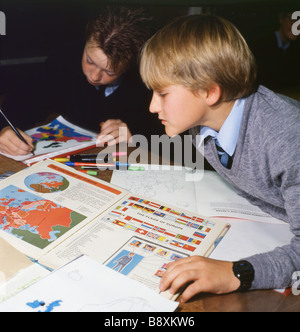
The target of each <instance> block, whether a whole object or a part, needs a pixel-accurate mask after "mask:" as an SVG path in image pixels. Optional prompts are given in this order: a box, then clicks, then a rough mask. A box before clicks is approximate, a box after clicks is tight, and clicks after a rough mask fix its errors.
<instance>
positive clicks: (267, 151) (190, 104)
mask: <svg viewBox="0 0 300 332" xmlns="http://www.w3.org/2000/svg"><path fill="white" fill-rule="evenodd" d="M140 70H141V75H142V78H143V80H144V81H145V83H146V84H147V86H148V87H149V88H150V89H153V98H152V102H151V104H150V111H151V112H152V113H156V114H157V115H158V117H159V119H160V120H161V121H162V123H163V125H164V126H165V130H166V133H167V134H168V135H169V136H174V135H177V134H179V133H181V132H183V131H185V130H187V129H190V130H191V134H192V136H193V140H194V144H196V148H198V149H199V150H200V147H199V145H200V144H204V154H205V157H206V158H207V159H208V161H209V162H210V164H211V165H212V166H213V167H214V168H215V170H216V171H217V172H218V173H219V174H221V175H222V176H223V177H224V178H225V179H226V180H227V181H228V182H230V183H231V184H232V185H233V186H234V188H235V189H236V190H237V192H238V193H239V194H240V195H242V196H244V197H245V198H246V199H248V200H249V201H250V202H251V203H253V204H255V205H257V206H259V207H260V208H261V209H262V210H263V211H265V212H267V213H269V214H271V215H272V216H274V217H276V218H278V219H281V220H284V221H285V222H287V223H289V225H290V229H291V231H292V233H293V234H294V238H293V239H292V241H291V243H290V244H289V245H286V246H284V247H281V248H276V249H274V250H273V251H271V252H267V253H262V254H259V255H254V256H251V257H246V258H244V259H243V260H242V261H239V262H227V261H218V260H212V259H208V258H203V257H197V256H194V257H189V258H184V259H182V260H179V261H177V262H174V263H172V264H170V265H169V266H168V269H167V271H166V273H165V274H164V276H163V278H162V281H161V285H160V288H161V290H162V291H164V290H166V289H168V288H169V290H170V292H171V293H176V292H177V291H178V290H179V289H180V288H181V287H183V286H187V287H186V289H185V291H184V292H183V294H182V298H181V299H182V301H183V302H185V301H187V300H188V299H190V298H191V297H192V296H194V295H195V294H197V293H200V292H212V293H216V294H222V293H229V292H233V291H237V290H243V291H245V290H249V289H270V288H284V287H288V286H291V284H292V275H293V273H294V272H295V271H298V270H300V208H299V207H300V206H299V204H300V201H299V197H300V158H299V155H300V130H299V129H300V103H299V102H297V101H295V100H292V99H289V98H287V97H284V96H282V95H277V94H275V93H273V92H272V91H270V90H269V89H267V88H265V87H263V86H259V87H258V88H257V87H256V83H255V82H256V65H255V60H254V57H253V55H252V53H251V51H250V50H249V48H248V45H247V44H246V42H245V40H244V38H243V37H242V36H241V34H240V33H239V31H238V30H237V29H236V28H235V27H234V26H233V25H232V24H231V23H229V22H228V21H227V20H224V19H222V18H219V17H216V16H210V15H207V16H206V15H196V16H189V17H183V18H179V19H176V20H175V21H174V22H171V23H170V24H169V25H167V26H166V27H164V28H163V29H161V30H160V31H159V32H157V33H156V34H155V35H154V36H153V37H152V38H151V39H150V40H149V41H148V42H147V43H146V45H145V47H144V49H143V52H142V58H141V65H140ZM224 154H226V155H227V156H226V158H225V159H226V160H224V158H222V156H224Z"/></svg>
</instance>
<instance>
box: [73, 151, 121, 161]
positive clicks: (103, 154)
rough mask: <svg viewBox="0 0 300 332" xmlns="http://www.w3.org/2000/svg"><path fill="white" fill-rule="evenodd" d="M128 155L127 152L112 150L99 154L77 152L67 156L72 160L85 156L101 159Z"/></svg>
mask: <svg viewBox="0 0 300 332" xmlns="http://www.w3.org/2000/svg"><path fill="white" fill-rule="evenodd" d="M124 156H127V152H125V151H123V152H112V153H101V152H100V153H98V154H77V155H70V156H67V158H69V159H70V161H77V160H75V159H77V158H78V159H83V158H95V159H101V158H111V157H124Z"/></svg>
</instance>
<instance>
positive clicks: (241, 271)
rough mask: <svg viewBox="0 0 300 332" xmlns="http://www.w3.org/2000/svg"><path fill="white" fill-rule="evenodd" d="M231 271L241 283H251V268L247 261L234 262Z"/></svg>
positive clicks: (252, 275) (252, 273) (252, 272)
mask: <svg viewBox="0 0 300 332" xmlns="http://www.w3.org/2000/svg"><path fill="white" fill-rule="evenodd" d="M233 271H234V274H235V276H236V277H237V278H239V279H240V280H241V282H252V281H253V280H254V269H253V266H252V265H251V264H250V263H249V262H247V261H240V262H235V263H234V264H233Z"/></svg>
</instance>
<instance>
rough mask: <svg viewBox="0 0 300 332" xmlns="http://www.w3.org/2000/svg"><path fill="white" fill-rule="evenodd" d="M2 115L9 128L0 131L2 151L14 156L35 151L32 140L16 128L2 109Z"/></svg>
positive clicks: (0, 112)
mask: <svg viewBox="0 0 300 332" xmlns="http://www.w3.org/2000/svg"><path fill="white" fill-rule="evenodd" d="M0 115H1V116H2V117H3V118H4V120H5V121H6V123H7V124H8V127H5V128H3V129H2V130H1V131H0V151H1V152H2V153H6V154H10V155H13V156H18V155H27V154H29V153H31V152H32V151H33V149H34V145H33V140H32V138H31V137H30V136H28V135H26V134H25V133H24V132H22V131H19V130H18V129H17V128H15V127H14V126H13V124H12V123H11V122H10V121H9V120H8V118H7V117H6V116H5V115H4V113H3V112H2V111H1V109H0Z"/></svg>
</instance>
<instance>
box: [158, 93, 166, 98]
mask: <svg viewBox="0 0 300 332" xmlns="http://www.w3.org/2000/svg"><path fill="white" fill-rule="evenodd" d="M158 95H159V96H160V97H161V98H164V97H165V96H166V95H167V93H162V92H161V93H159V94H158Z"/></svg>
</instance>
